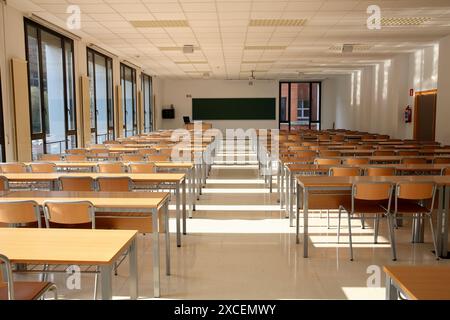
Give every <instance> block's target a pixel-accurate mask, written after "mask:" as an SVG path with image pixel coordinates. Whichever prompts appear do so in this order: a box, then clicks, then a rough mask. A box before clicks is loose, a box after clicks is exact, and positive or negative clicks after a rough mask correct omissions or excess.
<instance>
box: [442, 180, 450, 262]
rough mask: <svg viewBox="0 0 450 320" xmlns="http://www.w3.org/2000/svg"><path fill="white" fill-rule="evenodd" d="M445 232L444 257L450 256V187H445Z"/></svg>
mask: <svg viewBox="0 0 450 320" xmlns="http://www.w3.org/2000/svg"><path fill="white" fill-rule="evenodd" d="M444 200H445V203H444V211H443V213H444V225H443V227H444V232H443V234H442V251H443V256H447V254H448V214H449V202H450V187H449V186H446V187H445V197H444Z"/></svg>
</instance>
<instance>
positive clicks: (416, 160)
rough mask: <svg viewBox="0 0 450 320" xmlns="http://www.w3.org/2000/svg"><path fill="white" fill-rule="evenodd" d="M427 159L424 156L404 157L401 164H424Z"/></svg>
mask: <svg viewBox="0 0 450 320" xmlns="http://www.w3.org/2000/svg"><path fill="white" fill-rule="evenodd" d="M425 163H427V159H424V158H404V159H402V164H425Z"/></svg>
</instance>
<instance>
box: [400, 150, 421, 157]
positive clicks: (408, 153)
mask: <svg viewBox="0 0 450 320" xmlns="http://www.w3.org/2000/svg"><path fill="white" fill-rule="evenodd" d="M397 154H398V155H399V156H418V155H419V151H409V150H401V151H398V152H397Z"/></svg>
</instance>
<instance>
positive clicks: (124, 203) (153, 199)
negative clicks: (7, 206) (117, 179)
mask: <svg viewBox="0 0 450 320" xmlns="http://www.w3.org/2000/svg"><path fill="white" fill-rule="evenodd" d="M169 196H170V195H169V193H168V192H98V191H84V192H75V191H10V192H2V193H0V202H1V201H2V200H8V201H19V200H34V201H36V202H37V203H38V204H39V205H42V204H43V203H44V202H45V201H48V200H56V201H90V202H91V203H92V204H93V205H94V207H97V208H127V209H128V208H129V209H147V208H148V209H159V208H160V207H161V206H162V205H163V204H164V202H165V201H166V200H167V199H168V198H169Z"/></svg>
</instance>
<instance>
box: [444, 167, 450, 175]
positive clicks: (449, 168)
mask: <svg viewBox="0 0 450 320" xmlns="http://www.w3.org/2000/svg"><path fill="white" fill-rule="evenodd" d="M442 175H443V176H450V167H447V168H443V169H442Z"/></svg>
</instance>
